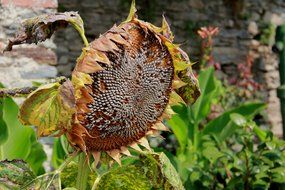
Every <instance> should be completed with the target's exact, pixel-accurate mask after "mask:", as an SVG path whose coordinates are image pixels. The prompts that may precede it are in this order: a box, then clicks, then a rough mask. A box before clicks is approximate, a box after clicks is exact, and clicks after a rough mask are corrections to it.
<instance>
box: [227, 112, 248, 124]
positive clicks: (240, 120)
mask: <svg viewBox="0 0 285 190" xmlns="http://www.w3.org/2000/svg"><path fill="white" fill-rule="evenodd" d="M230 118H231V120H232V121H233V122H234V123H235V124H236V125H237V126H240V127H243V126H244V125H245V124H246V123H247V122H246V119H245V118H244V117H243V116H242V115H241V114H238V113H232V114H230Z"/></svg>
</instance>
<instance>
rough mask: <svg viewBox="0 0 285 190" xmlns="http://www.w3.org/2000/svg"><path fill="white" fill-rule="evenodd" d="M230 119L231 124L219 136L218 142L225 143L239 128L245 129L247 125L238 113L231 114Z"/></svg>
mask: <svg viewBox="0 0 285 190" xmlns="http://www.w3.org/2000/svg"><path fill="white" fill-rule="evenodd" d="M230 119H231V120H230V122H228V123H227V125H226V126H225V127H224V128H223V130H222V131H221V133H219V134H217V136H218V138H217V140H218V141H219V142H223V141H224V140H225V139H226V138H227V137H229V136H231V135H232V134H234V132H235V131H236V129H238V127H243V126H245V125H246V124H247V121H246V119H245V118H244V117H243V116H242V115H240V114H238V113H232V114H230Z"/></svg>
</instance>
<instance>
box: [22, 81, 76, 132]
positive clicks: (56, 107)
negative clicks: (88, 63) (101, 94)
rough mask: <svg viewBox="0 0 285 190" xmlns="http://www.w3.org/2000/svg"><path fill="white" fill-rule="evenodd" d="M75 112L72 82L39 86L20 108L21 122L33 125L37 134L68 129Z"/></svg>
mask: <svg viewBox="0 0 285 190" xmlns="http://www.w3.org/2000/svg"><path fill="white" fill-rule="evenodd" d="M75 112H76V109H75V96H74V89H73V86H72V83H71V82H70V81H69V80H67V81H66V82H64V83H63V84H62V85H61V84H60V83H51V84H46V85H43V86H41V87H39V88H38V89H37V90H35V91H34V92H33V93H31V94H30V95H29V96H28V98H27V99H26V100H25V101H24V103H23V105H22V106H21V108H20V116H19V118H20V120H21V122H22V123H23V124H29V125H35V126H36V127H37V128H38V131H37V132H38V136H47V135H51V134H52V133H54V132H55V131H58V130H61V129H69V127H70V126H71V122H72V115H73V114H74V113H75Z"/></svg>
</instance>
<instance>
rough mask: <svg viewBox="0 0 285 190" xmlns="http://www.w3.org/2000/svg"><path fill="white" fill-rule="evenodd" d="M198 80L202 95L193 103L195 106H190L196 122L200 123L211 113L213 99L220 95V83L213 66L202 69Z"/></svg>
mask: <svg viewBox="0 0 285 190" xmlns="http://www.w3.org/2000/svg"><path fill="white" fill-rule="evenodd" d="M198 80H199V85H200V89H201V95H200V97H199V98H198V99H197V101H196V102H195V103H194V104H193V106H191V107H190V109H192V112H193V116H194V120H195V123H199V122H200V121H201V120H203V119H204V118H205V117H206V116H207V115H208V114H209V113H210V110H211V104H212V102H213V99H214V98H216V97H217V96H218V95H219V93H218V92H219V91H218V89H219V85H220V84H219V83H218V82H217V80H216V78H215V77H214V68H213V67H209V68H207V69H206V70H202V71H201V72H200V73H199V77H198Z"/></svg>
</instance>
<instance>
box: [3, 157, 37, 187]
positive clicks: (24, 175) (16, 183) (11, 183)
mask: <svg viewBox="0 0 285 190" xmlns="http://www.w3.org/2000/svg"><path fill="white" fill-rule="evenodd" d="M35 177H36V176H35V175H34V173H33V172H32V171H31V169H30V168H29V167H28V165H27V164H26V163H25V162H23V161H22V160H13V161H7V160H4V161H1V162H0V189H3V190H6V189H7V190H8V189H9V190H13V189H21V188H20V187H22V186H23V185H25V184H26V183H27V182H29V181H32V180H33V179H34V178H35Z"/></svg>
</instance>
